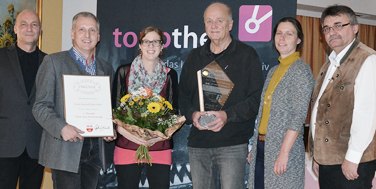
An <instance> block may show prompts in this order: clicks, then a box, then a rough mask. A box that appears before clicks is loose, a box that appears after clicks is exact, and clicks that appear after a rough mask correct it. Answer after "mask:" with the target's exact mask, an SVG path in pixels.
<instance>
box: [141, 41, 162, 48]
mask: <svg viewBox="0 0 376 189" xmlns="http://www.w3.org/2000/svg"><path fill="white" fill-rule="evenodd" d="M141 44H142V46H144V47H148V46H149V45H150V44H151V45H152V46H153V47H159V46H161V44H162V41H161V40H154V41H149V40H142V41H141Z"/></svg>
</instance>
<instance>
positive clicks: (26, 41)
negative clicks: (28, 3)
mask: <svg viewBox="0 0 376 189" xmlns="http://www.w3.org/2000/svg"><path fill="white" fill-rule="evenodd" d="M14 32H15V33H16V34H17V46H18V47H20V48H21V49H22V50H24V51H26V52H32V51H34V50H35V48H36V46H37V42H38V39H39V35H40V34H41V25H40V20H39V17H38V15H37V14H36V13H35V12H34V11H32V10H29V9H26V10H23V11H22V12H20V14H18V16H17V18H16V25H14Z"/></svg>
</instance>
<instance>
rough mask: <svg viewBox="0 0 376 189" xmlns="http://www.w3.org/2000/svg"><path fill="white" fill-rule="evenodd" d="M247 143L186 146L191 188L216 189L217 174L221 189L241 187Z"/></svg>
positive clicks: (242, 185)
mask: <svg viewBox="0 0 376 189" xmlns="http://www.w3.org/2000/svg"><path fill="white" fill-rule="evenodd" d="M247 154H248V150H247V144H239V145H234V146H226V147H218V148H192V147H188V155H189V164H190V167H191V176H192V182H193V188H195V189H216V188H217V186H216V185H217V184H216V183H217V175H218V173H219V176H220V184H221V188H222V189H243V188H244V175H245V170H246V158H247Z"/></svg>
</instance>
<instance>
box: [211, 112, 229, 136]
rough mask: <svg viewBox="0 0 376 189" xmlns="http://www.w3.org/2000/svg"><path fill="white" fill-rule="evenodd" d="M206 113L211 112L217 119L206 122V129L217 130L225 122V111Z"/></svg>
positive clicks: (219, 129)
mask: <svg viewBox="0 0 376 189" xmlns="http://www.w3.org/2000/svg"><path fill="white" fill-rule="evenodd" d="M207 113H208V114H213V115H215V117H217V119H215V120H214V121H212V122H210V123H208V126H209V128H208V130H209V131H213V132H219V131H221V129H222V128H223V126H225V124H226V123H227V114H226V112H225V111H208V112H207Z"/></svg>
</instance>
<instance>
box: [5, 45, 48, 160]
mask: <svg viewBox="0 0 376 189" xmlns="http://www.w3.org/2000/svg"><path fill="white" fill-rule="evenodd" d="M45 55H46V54H45V53H43V52H40V53H39V57H38V58H39V64H40V63H41V62H42V60H43V57H44V56H45ZM0 78H1V80H0V158H7V157H18V156H20V155H21V154H22V152H23V151H24V150H25V148H26V149H27V152H28V154H29V156H30V157H31V158H33V159H38V152H39V144H40V139H41V133H42V128H41V126H40V125H39V124H38V123H37V122H36V121H35V119H34V117H33V115H32V107H33V105H34V101H35V91H36V90H35V84H34V86H33V88H32V91H31V94H30V96H28V95H27V92H26V87H25V83H24V79H23V76H22V71H21V66H20V63H19V60H18V55H17V48H16V46H15V45H12V46H10V47H6V48H1V49H0Z"/></svg>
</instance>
